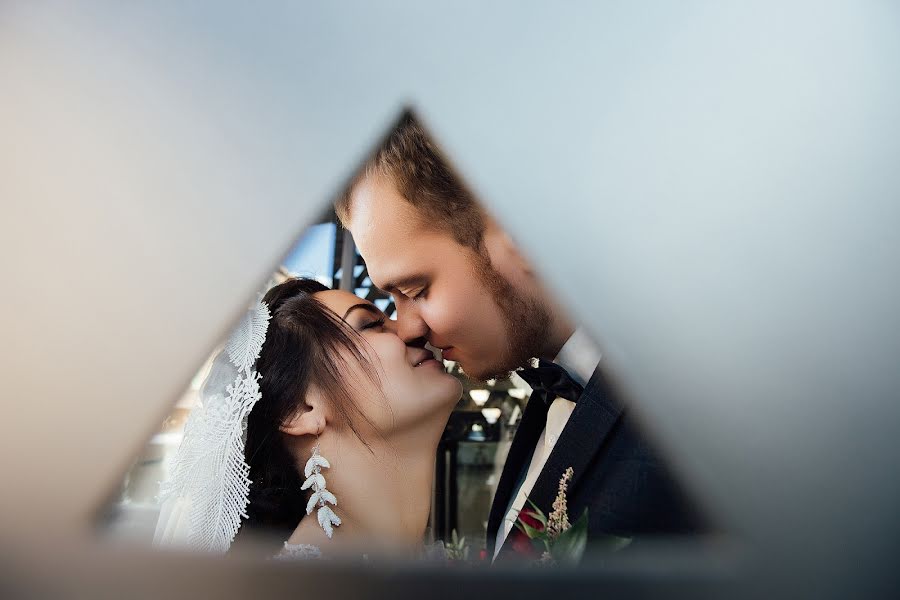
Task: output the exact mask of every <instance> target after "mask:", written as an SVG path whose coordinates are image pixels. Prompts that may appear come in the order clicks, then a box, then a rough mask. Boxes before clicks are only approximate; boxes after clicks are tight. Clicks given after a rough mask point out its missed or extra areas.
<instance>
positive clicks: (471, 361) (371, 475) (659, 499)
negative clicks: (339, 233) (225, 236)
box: [155, 113, 707, 562]
mask: <svg viewBox="0 0 900 600" xmlns="http://www.w3.org/2000/svg"><path fill="white" fill-rule="evenodd" d="M335 209H336V212H337V215H338V217H339V219H340V221H341V223H342V224H343V225H344V227H345V228H346V229H347V230H349V232H350V233H351V234H352V236H353V239H354V240H355V242H356V244H357V247H358V248H359V252H360V254H361V255H362V257H363V258H364V259H365V262H366V265H367V268H368V273H369V277H370V278H371V280H372V282H373V283H374V285H376V286H377V287H379V288H381V289H382V290H384V291H385V292H388V293H390V294H391V296H392V297H393V300H394V303H395V305H396V308H397V319H396V320H390V319H388V318H387V317H386V316H385V314H384V313H383V312H382V311H381V310H379V309H378V308H377V307H376V306H375V305H374V304H372V303H370V302H368V301H366V300H363V299H360V298H358V297H356V296H354V295H353V294H351V293H349V292H345V291H341V290H334V289H328V288H327V287H326V286H324V285H322V284H320V283H317V282H316V281H313V280H307V279H289V280H287V281H284V282H283V283H280V284H278V285H276V286H275V287H273V288H271V289H270V290H269V291H268V292H267V293H266V294H265V295H264V296H263V298H262V300H261V301H260V302H259V303H258V304H257V306H256V307H255V308H254V309H253V310H251V312H250V313H248V315H247V317H246V318H245V319H244V321H243V322H242V324H241V326H239V327H238V329H237V331H236V332H235V333H234V334H233V335H232V337H231V339H230V340H229V341H228V343H227V344H226V345H225V350H223V351H222V353H220V355H219V356H218V357H217V358H216V360H215V361H214V363H213V367H212V370H211V373H210V375H209V377H208V378H207V381H206V383H205V384H204V388H203V390H202V392H201V397H202V402H201V404H200V406H198V408H196V409H195V410H194V411H193V412H192V414H191V417H190V418H189V421H188V423H187V426H186V428H185V434H184V441H183V442H182V445H181V447H180V448H179V450H178V453H177V456H176V459H175V465H176V467H175V469H174V476H173V478H172V480H171V481H168V482H165V483H164V491H163V498H164V503H163V507H162V510H161V514H160V519H159V523H158V525H157V531H156V539H155V541H156V543H157V544H177V543H182V544H184V543H186V544H189V545H191V546H193V547H196V548H201V549H205V550H214V551H225V550H227V549H228V548H229V546H230V545H231V544H232V542H234V541H235V537H237V540H238V542H241V541H242V540H243V539H244V538H251V537H253V538H261V539H271V538H273V537H274V538H275V539H277V540H278V547H277V548H273V549H272V554H273V555H277V557H278V558H288V559H309V558H319V557H330V556H362V555H363V554H372V553H380V554H389V555H393V556H404V557H414V556H422V555H423V554H426V553H427V552H426V549H425V548H424V544H423V538H424V536H425V532H426V527H427V523H428V518H429V513H430V509H431V495H432V485H433V479H434V471H435V457H436V452H437V447H438V443H439V442H440V439H441V435H442V432H443V430H444V427H445V425H446V424H447V421H448V419H449V417H450V413H451V412H452V410H453V408H454V406H455V405H456V403H457V401H458V400H459V398H460V396H461V394H462V387H461V384H460V382H459V380H457V379H456V378H455V377H453V376H452V375H450V374H448V373H447V372H446V371H445V370H444V367H443V363H442V362H441V361H440V360H436V355H435V354H434V352H438V351H439V352H440V355H441V356H440V357H441V358H443V359H445V360H452V361H455V362H456V363H458V364H459V365H460V367H461V368H462V369H463V371H464V372H465V374H466V375H467V376H469V377H471V378H472V379H475V380H481V381H483V380H488V379H503V378H506V377H509V375H510V373H511V372H514V371H515V372H517V373H518V374H519V375H520V376H521V377H522V378H523V379H525V381H526V382H528V383H529V385H530V386H531V387H532V388H533V392H532V395H531V397H530V399H529V401H528V403H527V405H526V408H525V411H524V414H523V416H522V419H521V422H520V424H519V426H518V430H517V431H516V434H515V437H514V439H513V440H512V443H511V446H510V449H509V453H508V456H507V458H506V462H505V464H504V467H503V472H502V475H501V477H500V480H499V483H498V485H497V491H496V494H495V497H494V499H493V503H492V507H491V510H490V514H489V515H485V517H486V518H487V532H486V546H487V548H486V549H487V556H488V557H489V558H490V559H492V560H493V561H495V562H496V561H507V560H514V559H515V558H516V556H517V552H516V548H517V543H516V539H517V537H519V536H521V535H523V533H522V531H520V528H518V527H516V522H517V519H518V518H519V514H520V511H523V510H527V509H537V510H539V511H541V512H542V513H543V514H545V515H546V514H551V512H552V511H553V508H554V506H553V505H554V500H555V499H556V498H557V495H558V490H559V488H560V481H561V479H562V478H563V476H564V475H565V474H566V473H567V472H568V475H566V477H567V479H566V505H565V510H566V511H567V513H568V517H569V518H570V519H571V520H572V522H574V521H575V520H576V519H578V517H579V515H582V514H583V513H585V511H586V513H587V522H586V534H587V541H588V548H590V542H591V541H592V540H594V541H597V540H601V539H603V538H604V537H606V536H618V537H625V538H631V539H633V540H640V539H643V538H646V537H650V536H668V535H684V534H696V533H701V532H703V531H705V529H706V527H707V524H706V522H705V519H704V518H703V517H702V516H701V515H700V514H699V513H698V511H697V509H696V508H695V507H694V505H693V504H692V503H691V502H690V501H689V499H688V498H687V497H686V496H685V494H684V492H683V490H681V488H680V487H679V485H678V484H677V483H676V481H675V480H674V479H673V476H672V474H671V473H670V470H669V468H668V466H667V464H666V461H664V460H663V459H662V457H661V456H660V455H659V454H658V452H657V451H656V449H655V448H654V447H653V445H652V444H650V443H649V441H648V440H646V439H645V438H644V437H643V436H642V435H641V432H640V431H639V430H638V429H637V427H636V426H635V423H634V422H633V421H632V419H630V418H629V414H628V410H627V407H626V406H624V405H623V403H622V402H621V400H620V399H619V398H617V396H616V394H615V393H614V391H613V389H612V387H611V386H610V385H609V383H608V381H607V379H606V378H605V377H604V369H603V361H602V359H601V355H600V353H599V351H598V349H597V348H596V346H595V345H594V344H593V342H592V341H591V340H590V338H589V337H588V335H587V334H586V332H585V331H584V330H583V329H581V328H579V327H577V326H576V325H575V324H574V323H573V322H572V320H571V319H570V317H569V316H568V315H567V314H566V312H565V311H564V310H563V308H562V307H561V306H559V305H558V304H557V303H556V302H555V300H554V299H553V297H552V295H551V294H550V293H549V291H548V290H547V289H546V288H545V287H544V285H543V284H542V282H541V281H540V280H539V278H538V276H537V274H536V273H535V272H534V270H533V268H532V266H531V265H530V263H529V261H528V260H527V259H526V258H525V257H524V255H523V254H522V253H521V251H520V250H519V248H518V247H517V246H516V244H515V243H514V242H513V240H512V239H511V238H510V237H509V236H508V235H507V234H506V233H505V232H504V231H503V229H502V228H501V227H500V226H499V225H498V224H497V223H496V222H495V221H494V219H493V218H492V217H491V216H490V215H488V214H487V213H486V212H485V211H484V210H483V209H482V208H481V206H480V205H479V203H478V202H477V201H476V199H475V198H474V196H473V195H472V193H471V192H470V191H469V190H468V189H467V188H466V186H465V185H464V183H463V182H462V181H461V179H460V178H459V177H458V176H457V175H456V174H455V173H454V172H453V170H452V169H451V167H450V166H449V163H448V162H447V160H446V159H445V158H444V157H443V156H442V154H441V153H440V151H439V150H438V148H437V147H436V145H435V144H434V143H433V142H432V140H431V139H430V137H429V135H428V134H427V133H426V131H425V130H424V128H423V127H422V126H421V124H420V123H419V122H418V121H417V119H416V118H415V117H414V116H413V115H412V114H410V113H406V114H404V115H403V117H402V118H401V119H400V121H399V123H398V124H397V126H396V127H395V128H394V129H393V130H392V132H391V134H390V135H389V136H388V137H387V138H386V139H385V141H384V142H383V143H382V145H381V146H380V147H379V148H378V150H377V151H376V152H375V153H374V155H373V156H372V158H370V159H369V161H368V162H367V163H366V165H365V166H364V168H363V169H361V170H360V171H359V173H358V174H357V176H356V177H355V179H354V180H353V181H352V183H351V185H350V186H349V190H348V191H347V193H345V194H344V195H343V196H342V197H341V198H340V199H339V200H338V202H337V203H336V206H335ZM432 348H433V349H436V350H434V351H433V350H432Z"/></svg>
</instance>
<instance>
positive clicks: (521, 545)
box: [509, 529, 541, 560]
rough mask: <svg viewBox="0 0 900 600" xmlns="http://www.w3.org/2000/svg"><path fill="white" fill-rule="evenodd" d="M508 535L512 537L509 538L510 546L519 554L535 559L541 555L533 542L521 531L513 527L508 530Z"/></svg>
mask: <svg viewBox="0 0 900 600" xmlns="http://www.w3.org/2000/svg"><path fill="white" fill-rule="evenodd" d="M509 536H510V537H511V538H512V539H511V540H510V547H511V548H512V549H513V552H515V553H516V554H518V555H519V556H521V557H523V558H530V559H535V560H536V559H538V558H540V557H541V553H540V551H538V548H537V546H536V545H535V542H534V541H532V539H531V538H529V537H528V536H527V535H525V533H524V532H523V531H520V530H518V529H513V530H512V531H510V532H509Z"/></svg>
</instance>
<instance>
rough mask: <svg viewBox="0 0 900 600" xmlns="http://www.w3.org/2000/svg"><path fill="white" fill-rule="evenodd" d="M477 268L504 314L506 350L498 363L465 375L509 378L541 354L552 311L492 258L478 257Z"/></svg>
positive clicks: (484, 378)
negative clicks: (518, 285) (522, 289)
mask: <svg viewBox="0 0 900 600" xmlns="http://www.w3.org/2000/svg"><path fill="white" fill-rule="evenodd" d="M474 266H475V269H476V271H477V273H478V276H479V277H480V278H481V281H482V283H483V284H484V285H485V286H487V288H488V289H489V290H490V292H491V296H493V298H494V302H495V303H496V304H497V307H498V308H499V309H500V312H501V314H502V315H503V321H504V329H505V330H506V349H505V354H504V356H503V357H501V358H500V359H499V360H498V361H497V363H496V364H492V365H485V366H484V368H479V369H477V371H474V370H471V371H470V370H466V371H465V372H466V375H468V376H469V377H471V378H472V379H476V380H478V381H486V380H488V379H501V380H502V379H506V378H508V377H509V375H510V372H512V371H514V370H516V369H518V368H519V367H525V366H529V361H530V360H531V359H532V358H533V357H536V356H538V355H539V354H540V351H541V347H542V345H543V343H544V341H545V338H546V337H547V334H548V332H549V329H550V312H549V311H548V310H547V307H546V306H545V305H544V304H543V303H542V302H540V301H539V300H538V299H536V298H534V297H530V296H527V295H525V294H523V293H521V292H520V291H519V290H518V289H516V288H515V286H513V284H511V283H510V282H509V281H507V280H506V278H505V277H504V276H503V275H502V274H500V272H499V271H497V270H496V269H495V268H494V266H493V265H492V264H491V262H490V259H489V258H488V257H486V256H483V255H478V258H476V264H475V265H474Z"/></svg>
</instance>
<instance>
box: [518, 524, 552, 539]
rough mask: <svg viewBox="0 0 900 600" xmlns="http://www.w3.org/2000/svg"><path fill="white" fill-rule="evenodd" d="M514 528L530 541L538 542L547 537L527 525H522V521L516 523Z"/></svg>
mask: <svg viewBox="0 0 900 600" xmlns="http://www.w3.org/2000/svg"><path fill="white" fill-rule="evenodd" d="M516 527H518V528H519V531H522V532H523V533H524V534H525V535H527V536H528V539H531V540H540V539H543V538H545V537H547V536H546V535H545V534H544V532H543V531H541V530H539V529H535V528H534V527H532V526H531V525H529V524H527V523H523V522H522V521H518V520H517V521H516Z"/></svg>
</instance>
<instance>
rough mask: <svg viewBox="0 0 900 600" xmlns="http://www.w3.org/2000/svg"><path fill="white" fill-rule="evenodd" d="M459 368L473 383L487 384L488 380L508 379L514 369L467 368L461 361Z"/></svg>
mask: <svg viewBox="0 0 900 600" xmlns="http://www.w3.org/2000/svg"><path fill="white" fill-rule="evenodd" d="M459 369H460V371H462V372H463V374H464V375H465V376H466V377H467V378H469V379H470V380H471V381H473V382H475V383H484V384H487V382H488V381H489V380H492V379H496V380H497V381H505V380H507V379H509V376H510V375H511V374H512V371H513V370H514V369H503V368H491V369H474V368H473V369H471V370H470V369H468V368H466V365H465V364H463V363H459Z"/></svg>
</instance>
